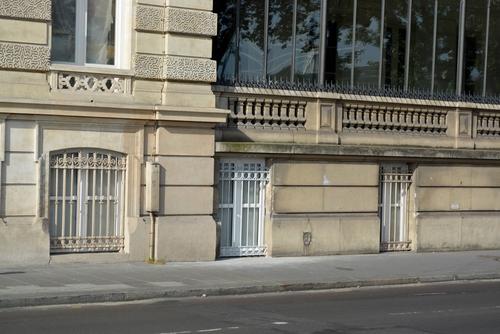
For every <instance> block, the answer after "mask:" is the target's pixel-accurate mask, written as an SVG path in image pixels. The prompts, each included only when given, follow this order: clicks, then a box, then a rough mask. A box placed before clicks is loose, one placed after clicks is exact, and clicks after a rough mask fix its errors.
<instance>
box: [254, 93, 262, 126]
mask: <svg viewBox="0 0 500 334" xmlns="http://www.w3.org/2000/svg"><path fill="white" fill-rule="evenodd" d="M263 106H264V100H262V99H256V100H255V108H254V115H255V125H257V126H259V125H263V124H262V122H263V120H264V113H263V111H264V108H263Z"/></svg>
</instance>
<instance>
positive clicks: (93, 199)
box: [87, 153, 97, 237]
mask: <svg viewBox="0 0 500 334" xmlns="http://www.w3.org/2000/svg"><path fill="white" fill-rule="evenodd" d="M90 155H92V156H93V157H94V161H95V160H96V159H97V154H96V153H89V156H90ZM89 168H90V166H89ZM88 173H90V170H88V171H87V175H88ZM96 178H97V169H96V167H92V197H91V200H92V219H91V222H92V226H91V228H92V236H93V237H94V236H95V212H96V209H95V196H96V191H95V188H96V183H97V182H96ZM87 182H88V181H87Z"/></svg>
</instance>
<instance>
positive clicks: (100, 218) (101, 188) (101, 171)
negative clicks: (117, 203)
mask: <svg viewBox="0 0 500 334" xmlns="http://www.w3.org/2000/svg"><path fill="white" fill-rule="evenodd" d="M99 172H100V174H101V178H100V180H99V187H100V188H99V219H98V222H99V236H100V237H101V236H103V232H102V221H101V220H102V203H103V197H104V191H103V186H104V184H103V178H104V168H103V167H102V166H101V167H100V168H99Z"/></svg>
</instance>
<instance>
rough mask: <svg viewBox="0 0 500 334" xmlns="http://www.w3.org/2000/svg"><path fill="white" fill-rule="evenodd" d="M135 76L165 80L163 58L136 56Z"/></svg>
mask: <svg viewBox="0 0 500 334" xmlns="http://www.w3.org/2000/svg"><path fill="white" fill-rule="evenodd" d="M135 76H136V77H138V78H145V79H155V80H162V79H164V73H163V56H152V55H143V54H140V55H136V56H135Z"/></svg>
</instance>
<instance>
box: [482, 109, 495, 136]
mask: <svg viewBox="0 0 500 334" xmlns="http://www.w3.org/2000/svg"><path fill="white" fill-rule="evenodd" d="M477 135H478V136H488V137H498V136H500V115H499V114H498V113H493V112H480V113H479V114H478V116H477Z"/></svg>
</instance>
